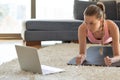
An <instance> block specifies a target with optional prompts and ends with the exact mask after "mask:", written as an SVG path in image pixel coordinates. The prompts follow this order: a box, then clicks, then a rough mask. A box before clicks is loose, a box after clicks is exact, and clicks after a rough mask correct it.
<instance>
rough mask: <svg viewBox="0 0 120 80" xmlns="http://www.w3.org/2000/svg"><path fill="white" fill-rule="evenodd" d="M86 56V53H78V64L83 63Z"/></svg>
mask: <svg viewBox="0 0 120 80" xmlns="http://www.w3.org/2000/svg"><path fill="white" fill-rule="evenodd" d="M85 59H86V57H85V55H78V56H77V57H76V64H77V65H81V64H82V63H83V62H84V61H85Z"/></svg>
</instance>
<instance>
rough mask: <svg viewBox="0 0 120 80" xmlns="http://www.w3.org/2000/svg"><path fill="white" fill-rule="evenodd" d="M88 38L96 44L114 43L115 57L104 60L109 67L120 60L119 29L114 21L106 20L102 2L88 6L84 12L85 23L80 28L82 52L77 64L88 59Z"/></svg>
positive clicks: (79, 37) (77, 58) (79, 36)
mask: <svg viewBox="0 0 120 80" xmlns="http://www.w3.org/2000/svg"><path fill="white" fill-rule="evenodd" d="M86 37H87V38H88V39H89V41H90V42H91V43H95V44H102V45H105V44H109V43H112V49H113V54H114V56H113V57H112V58H110V57H109V56H107V57H105V58H104V61H105V64H106V65H107V66H110V65H111V64H112V63H115V62H117V61H119V60H120V48H119V29H118V26H117V25H116V24H115V23H114V22H113V21H112V20H105V6H104V4H103V3H102V2H98V3H97V4H96V5H90V6H88V7H87V8H86V9H85V11H84V22H83V23H82V24H81V25H80V26H79V28H78V39H79V50H80V52H79V55H78V56H77V57H76V63H77V64H82V63H83V61H84V60H85V58H86Z"/></svg>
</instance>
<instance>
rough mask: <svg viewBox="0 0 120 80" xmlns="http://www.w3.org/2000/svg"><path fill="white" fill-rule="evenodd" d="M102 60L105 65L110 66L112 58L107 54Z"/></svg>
mask: <svg viewBox="0 0 120 80" xmlns="http://www.w3.org/2000/svg"><path fill="white" fill-rule="evenodd" d="M104 61H105V64H106V65H107V66H110V65H111V64H112V58H110V57H109V56H107V57H105V58H104Z"/></svg>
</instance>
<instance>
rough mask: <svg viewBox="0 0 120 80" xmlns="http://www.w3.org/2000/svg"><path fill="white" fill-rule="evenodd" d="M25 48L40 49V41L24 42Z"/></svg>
mask: <svg viewBox="0 0 120 80" xmlns="http://www.w3.org/2000/svg"><path fill="white" fill-rule="evenodd" d="M25 45H26V46H31V47H35V48H41V41H25Z"/></svg>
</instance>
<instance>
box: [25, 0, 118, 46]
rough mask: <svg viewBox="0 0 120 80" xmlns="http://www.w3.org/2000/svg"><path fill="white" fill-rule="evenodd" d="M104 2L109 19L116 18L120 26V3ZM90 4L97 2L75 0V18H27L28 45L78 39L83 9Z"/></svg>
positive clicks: (26, 40)
mask: <svg viewBox="0 0 120 80" xmlns="http://www.w3.org/2000/svg"><path fill="white" fill-rule="evenodd" d="M103 3H104V4H105V7H106V16H107V19H111V20H114V21H115V23H116V24H117V25H118V27H120V3H116V2H115V1H105V2H103ZM90 4H96V2H87V1H80V0H75V1H74V6H73V7H74V12H73V15H74V19H73V20H57V21H56V20H35V19H34V20H27V21H26V22H25V28H26V29H25V32H24V41H25V42H26V45H27V46H33V45H40V42H41V41H51V40H61V41H75V40H78V35H77V34H78V27H79V25H80V24H81V23H82V22H83V11H84V10H85V8H86V7H87V6H88V5H90ZM119 29H120V28H119Z"/></svg>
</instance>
